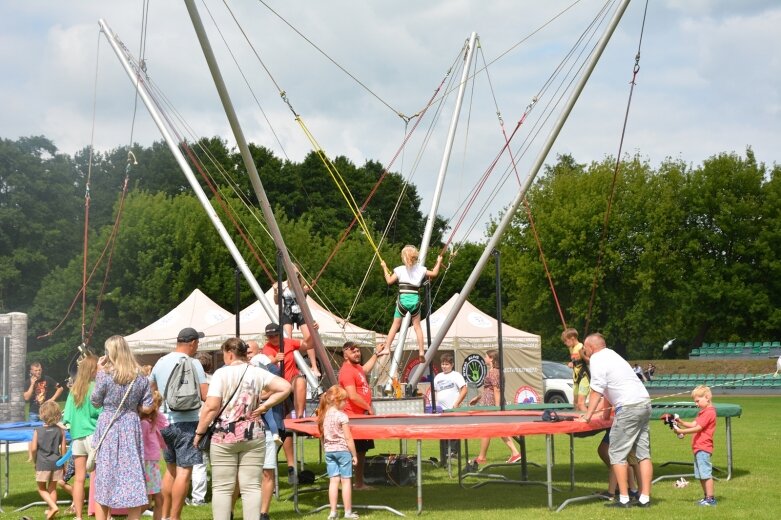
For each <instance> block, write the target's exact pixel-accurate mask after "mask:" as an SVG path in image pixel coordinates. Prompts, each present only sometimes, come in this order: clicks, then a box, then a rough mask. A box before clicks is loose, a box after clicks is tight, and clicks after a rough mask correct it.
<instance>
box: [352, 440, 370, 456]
mask: <svg viewBox="0 0 781 520" xmlns="http://www.w3.org/2000/svg"><path fill="white" fill-rule="evenodd" d="M373 449H374V441H373V440H371V439H356V440H355V451H356V453H366V452H367V451H369V450H373Z"/></svg>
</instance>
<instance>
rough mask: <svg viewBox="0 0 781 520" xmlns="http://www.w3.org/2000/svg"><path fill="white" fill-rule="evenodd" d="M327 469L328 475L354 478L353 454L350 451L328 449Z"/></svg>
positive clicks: (326, 455) (326, 453)
mask: <svg viewBox="0 0 781 520" xmlns="http://www.w3.org/2000/svg"><path fill="white" fill-rule="evenodd" d="M325 469H326V471H327V472H328V476H329V477H331V478H333V477H342V478H352V476H353V456H352V454H350V452H349V451H327V452H325Z"/></svg>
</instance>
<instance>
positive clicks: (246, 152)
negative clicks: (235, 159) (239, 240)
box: [185, 0, 337, 384]
mask: <svg viewBox="0 0 781 520" xmlns="http://www.w3.org/2000/svg"><path fill="white" fill-rule="evenodd" d="M185 5H186V6H187V12H188V13H189V14H190V19H191V20H192V23H193V28H194V29H195V33H196V35H197V36H198V41H199V42H200V44H201V49H202V50H203V55H204V57H205V58H206V62H207V63H208V65H209V70H210V71H211V74H212V78H213V79H214V85H215V87H216V88H217V92H218V93H219V95H220V100H221V101H222V105H223V109H224V110H225V115H226V116H227V117H228V121H229V122H230V126H231V130H233V136H234V138H235V139H236V145H237V146H238V148H239V151H240V152H241V157H242V159H243V160H244V166H245V167H246V168H247V174H248V175H249V179H250V183H251V184H252V188H253V190H254V191H255V196H256V197H257V198H258V202H259V204H260V209H261V211H262V212H263V217H264V219H265V220H266V225H267V226H268V230H269V233H270V234H271V237H272V238H273V239H274V244H275V245H276V246H277V249H278V250H279V251H280V253H281V254H282V261H283V264H284V266H285V272H286V273H287V280H288V284H289V286H290V288H291V289H292V290H293V293H294V294H295V295H296V302H297V303H298V305H299V307H301V314H302V315H303V317H304V322H305V323H306V325H307V327H309V333H310V341H312V344H313V346H314V349H315V353H316V354H317V357H318V358H320V362H321V364H322V366H323V371H324V375H325V376H326V379H327V380H328V381H329V382H330V383H331V384H336V382H337V380H336V375H335V374H334V370H333V367H332V366H331V363H330V361H329V359H328V354H327V353H326V351H325V348H324V347H323V342H322V341H321V339H320V334H319V333H318V332H317V328H316V327H315V322H314V319H313V318H312V313H311V312H310V310H309V305H308V304H307V302H306V294H305V293H304V288H303V287H302V286H301V283H300V282H299V280H298V276H296V271H295V267H294V266H293V262H292V261H291V260H290V254H289V253H288V250H287V247H286V246H285V241H284V240H283V239H282V233H281V232H280V230H279V225H278V224H277V220H276V218H275V217H274V212H273V211H272V209H271V204H270V203H269V200H268V197H267V196H266V191H265V190H264V189H263V183H262V182H261V181H260V175H259V174H258V169H257V168H256V166H255V161H254V159H253V157H252V153H251V152H250V149H249V146H248V145H247V140H246V138H245V137H244V131H243V130H242V128H241V124H240V123H239V118H238V116H237V115H236V110H235V109H234V107H233V103H232V102H231V99H230V95H229V94H228V88H227V87H226V85H225V81H224V80H223V78H222V73H221V72H220V67H219V65H218V64H217V59H216V58H215V56H214V52H213V51H212V47H211V43H209V37H208V35H207V34H206V29H205V28H204V26H203V22H202V21H201V15H200V14H199V13H198V8H197V7H196V5H195V2H194V1H193V0H185ZM264 309H265V307H264ZM266 311H267V312H269V310H268V309H266ZM269 319H270V320H271V321H275V320H277V316H275V315H274V313H273V311H272V312H270V314H269Z"/></svg>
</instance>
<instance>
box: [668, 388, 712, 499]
mask: <svg viewBox="0 0 781 520" xmlns="http://www.w3.org/2000/svg"><path fill="white" fill-rule="evenodd" d="M692 399H694V404H696V405H697V407H698V408H699V409H700V411H699V413H698V414H697V418H696V419H695V420H693V421H684V420H682V419H678V420H677V421H676V424H675V426H674V427H673V431H675V433H677V434H684V435H686V434H689V433H692V434H694V437H692V451H693V452H694V477H695V478H698V479H700V484H702V491H703V492H704V493H705V498H703V499H702V500H700V501H699V505H701V506H715V505H716V497H715V496H714V495H713V463H712V462H711V456H712V455H713V433H714V432H715V431H716V408H714V407H713V404H712V403H711V399H712V394H711V391H710V388H708V387H707V386H705V385H700V386H698V387H697V388H695V389H694V390H692ZM681 426H683V428H681Z"/></svg>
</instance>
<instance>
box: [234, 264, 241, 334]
mask: <svg viewBox="0 0 781 520" xmlns="http://www.w3.org/2000/svg"><path fill="white" fill-rule="evenodd" d="M234 273H235V276H236V305H235V309H236V337H237V338H240V337H241V271H240V270H239V268H238V267H236V269H235V271H234Z"/></svg>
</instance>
